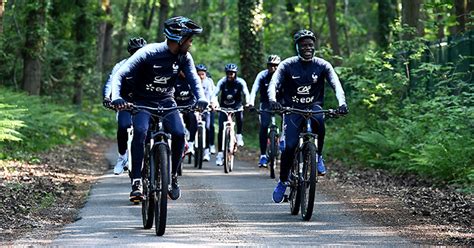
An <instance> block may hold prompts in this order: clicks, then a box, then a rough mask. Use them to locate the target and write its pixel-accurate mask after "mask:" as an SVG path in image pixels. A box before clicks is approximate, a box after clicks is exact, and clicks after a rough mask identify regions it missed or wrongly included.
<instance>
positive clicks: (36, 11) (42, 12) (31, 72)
mask: <svg viewBox="0 0 474 248" xmlns="http://www.w3.org/2000/svg"><path fill="white" fill-rule="evenodd" d="M25 7H26V10H27V20H26V37H25V46H24V48H23V84H22V88H23V90H25V91H26V92H28V94H30V95H39V94H40V89H41V56H42V54H43V52H44V48H45V43H46V34H47V29H46V13H47V7H48V1H47V0H38V1H36V2H34V3H28V4H26V5H25Z"/></svg>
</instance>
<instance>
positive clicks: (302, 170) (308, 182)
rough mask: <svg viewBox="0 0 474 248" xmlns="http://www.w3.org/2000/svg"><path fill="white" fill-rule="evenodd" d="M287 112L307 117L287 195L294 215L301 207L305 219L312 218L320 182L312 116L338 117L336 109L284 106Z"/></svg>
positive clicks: (300, 135) (292, 168)
mask: <svg viewBox="0 0 474 248" xmlns="http://www.w3.org/2000/svg"><path fill="white" fill-rule="evenodd" d="M279 112H281V113H283V114H286V113H296V114H300V115H302V116H303V117H304V119H305V122H306V123H305V125H304V126H303V130H302V132H301V133H300V134H299V142H298V146H297V147H296V151H295V157H294V160H293V161H294V162H293V165H292V167H291V170H290V176H289V179H288V180H289V188H290V193H289V195H288V196H287V197H288V201H290V209H291V214H292V215H297V214H298V212H299V210H300V209H301V217H302V218H303V220H306V221H308V220H310V219H311V216H312V215H313V207H314V199H315V193H316V183H317V182H318V177H317V174H318V171H317V164H318V154H317V144H318V143H317V140H318V136H317V134H315V133H313V130H312V128H311V118H312V117H313V115H317V114H324V117H325V118H326V117H337V116H338V114H337V112H336V110H333V109H328V110H315V111H314V110H304V109H296V108H289V107H284V108H283V110H282V111H279Z"/></svg>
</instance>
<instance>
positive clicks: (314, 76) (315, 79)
mask: <svg viewBox="0 0 474 248" xmlns="http://www.w3.org/2000/svg"><path fill="white" fill-rule="evenodd" d="M311 77H312V78H313V83H316V81H318V74H316V72H313V75H311Z"/></svg>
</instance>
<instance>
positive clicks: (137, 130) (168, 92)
mask: <svg viewBox="0 0 474 248" xmlns="http://www.w3.org/2000/svg"><path fill="white" fill-rule="evenodd" d="M201 32H202V28H201V27H200V26H198V25H197V24H196V23H194V22H193V21H192V20H190V19H188V18H186V17H181V16H179V17H173V18H170V19H168V20H167V21H166V22H165V23H164V33H165V36H166V40H165V41H164V42H161V43H154V44H149V45H147V46H145V47H143V48H142V49H140V50H139V51H138V52H137V53H135V54H134V55H132V56H131V57H130V58H129V59H128V60H127V61H126V62H125V63H124V64H123V65H122V66H121V67H120V69H119V70H118V71H117V73H115V74H114V76H113V77H112V104H113V105H114V106H115V107H116V108H118V109H125V108H127V107H128V104H127V102H126V101H125V100H124V99H123V98H122V97H121V96H120V88H121V87H122V85H121V82H122V78H123V77H124V76H125V75H127V74H131V75H133V78H134V93H133V99H132V100H133V101H134V102H135V103H136V104H138V105H144V106H149V107H174V106H176V102H175V100H174V86H175V83H176V79H177V77H178V73H179V71H180V70H182V71H183V72H184V74H185V76H186V79H187V82H188V83H189V84H190V86H191V89H192V91H193V93H194V95H195V96H196V97H197V105H198V108H206V107H207V104H208V103H207V101H206V98H205V96H204V92H203V90H202V86H201V84H200V82H199V77H198V75H197V73H196V68H195V66H194V61H193V58H192V56H191V54H190V53H189V52H188V50H189V48H190V47H191V45H192V38H193V35H194V34H199V33H201ZM150 118H151V115H150V113H148V112H146V111H139V112H138V113H137V114H136V115H134V116H133V129H134V135H133V141H132V192H131V193H130V200H131V201H136V200H142V199H143V194H142V182H141V167H142V162H143V156H144V146H145V139H146V133H147V130H148V127H149V122H150ZM163 125H164V128H165V131H166V132H169V133H170V134H171V136H172V138H171V140H172V144H171V153H172V156H171V157H172V158H171V159H172V180H171V181H172V182H171V190H170V191H169V196H170V198H171V199H173V200H176V199H178V198H179V197H180V196H181V191H180V188H179V185H178V177H177V170H178V166H180V165H181V155H182V153H183V151H184V146H185V140H184V139H185V138H184V127H183V123H182V121H181V118H180V116H179V113H178V111H170V112H169V113H167V114H166V116H165V118H164V121H163Z"/></svg>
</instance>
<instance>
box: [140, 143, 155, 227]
mask: <svg viewBox="0 0 474 248" xmlns="http://www.w3.org/2000/svg"><path fill="white" fill-rule="evenodd" d="M144 158H145V159H144V160H143V162H144V165H143V170H142V182H143V196H144V198H145V199H143V201H142V221H143V228H145V229H150V228H151V227H152V226H153V217H154V214H155V200H154V194H153V193H152V192H153V191H152V187H151V182H152V180H154V179H153V177H151V172H150V164H151V163H153V161H150V148H149V145H147V146H146V149H145V156H144Z"/></svg>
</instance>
